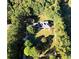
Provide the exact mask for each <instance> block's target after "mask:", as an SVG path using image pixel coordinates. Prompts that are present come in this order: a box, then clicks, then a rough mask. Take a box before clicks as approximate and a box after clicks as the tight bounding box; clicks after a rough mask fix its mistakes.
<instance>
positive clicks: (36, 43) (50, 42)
mask: <svg viewBox="0 0 79 59" xmlns="http://www.w3.org/2000/svg"><path fill="white" fill-rule="evenodd" d="M7 8H8V12H7V13H8V17H7V19H8V20H7V22H8V25H11V26H9V27H8V29H7V31H8V37H7V41H8V43H7V44H8V49H7V51H8V57H7V58H8V59H22V58H23V55H25V56H26V58H27V59H31V58H30V57H32V58H33V59H70V56H71V31H70V29H71V23H70V22H71V19H70V17H71V12H70V0H8V6H7ZM46 20H47V21H48V20H51V21H53V22H54V25H53V26H51V29H50V30H48V29H41V30H39V29H38V30H37V29H35V28H34V27H33V26H32V25H33V23H36V22H39V21H42V22H43V21H46ZM26 36H27V38H26ZM24 37H25V38H24ZM23 39H24V40H23Z"/></svg>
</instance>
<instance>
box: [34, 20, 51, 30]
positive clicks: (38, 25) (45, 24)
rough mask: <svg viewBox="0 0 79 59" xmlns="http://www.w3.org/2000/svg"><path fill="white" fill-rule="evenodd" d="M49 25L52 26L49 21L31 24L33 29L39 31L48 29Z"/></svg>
mask: <svg viewBox="0 0 79 59" xmlns="http://www.w3.org/2000/svg"><path fill="white" fill-rule="evenodd" d="M51 25H52V24H51V22H49V21H44V22H38V23H34V24H33V26H34V27H35V28H39V29H45V28H47V29H50V27H51Z"/></svg>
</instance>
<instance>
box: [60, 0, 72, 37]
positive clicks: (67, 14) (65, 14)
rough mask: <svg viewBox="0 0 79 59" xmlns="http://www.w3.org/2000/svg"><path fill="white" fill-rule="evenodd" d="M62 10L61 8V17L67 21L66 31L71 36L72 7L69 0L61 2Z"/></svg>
mask: <svg viewBox="0 0 79 59" xmlns="http://www.w3.org/2000/svg"><path fill="white" fill-rule="evenodd" d="M60 10H61V12H60V13H61V17H62V18H63V21H64V23H65V26H66V27H65V31H66V32H67V34H68V35H69V36H70V38H71V7H69V5H68V1H67V2H65V1H64V0H62V1H61V2H60Z"/></svg>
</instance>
